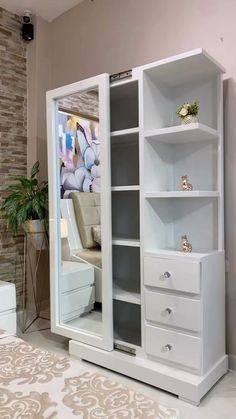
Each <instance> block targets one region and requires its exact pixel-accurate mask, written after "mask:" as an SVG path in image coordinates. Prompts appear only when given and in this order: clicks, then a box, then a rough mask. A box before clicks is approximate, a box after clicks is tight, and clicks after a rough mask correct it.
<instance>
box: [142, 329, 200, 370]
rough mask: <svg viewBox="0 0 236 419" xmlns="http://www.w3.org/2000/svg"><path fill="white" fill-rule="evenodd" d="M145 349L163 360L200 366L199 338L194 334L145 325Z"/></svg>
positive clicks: (195, 366) (187, 365)
mask: <svg viewBox="0 0 236 419" xmlns="http://www.w3.org/2000/svg"><path fill="white" fill-rule="evenodd" d="M146 351H147V353H148V354H149V355H153V356H155V357H158V358H161V359H163V360H165V361H170V362H175V363H177V364H182V365H184V366H185V367H188V368H193V369H196V370H198V369H200V368H201V340H200V338H198V337H195V336H189V335H184V334H183V333H179V332H174V331H169V330H165V329H161V328H159V327H153V326H149V325H147V326H146Z"/></svg>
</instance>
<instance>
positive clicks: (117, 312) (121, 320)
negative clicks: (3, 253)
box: [113, 300, 141, 346]
mask: <svg viewBox="0 0 236 419" xmlns="http://www.w3.org/2000/svg"><path fill="white" fill-rule="evenodd" d="M113 317H114V338H115V339H117V340H119V341H121V342H126V343H130V344H133V345H137V346H141V307H140V305H138V304H131V303H127V302H124V301H117V300H114V301H113Z"/></svg>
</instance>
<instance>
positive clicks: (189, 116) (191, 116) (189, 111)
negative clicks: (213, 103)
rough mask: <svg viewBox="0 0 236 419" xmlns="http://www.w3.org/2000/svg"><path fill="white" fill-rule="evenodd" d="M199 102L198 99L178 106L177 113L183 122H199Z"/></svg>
mask: <svg viewBox="0 0 236 419" xmlns="http://www.w3.org/2000/svg"><path fill="white" fill-rule="evenodd" d="M198 112H199V103H198V102H197V101H195V102H193V103H184V104H183V105H180V106H178V108H177V111H176V113H177V115H178V117H179V118H181V123H182V124H191V123H193V122H198Z"/></svg>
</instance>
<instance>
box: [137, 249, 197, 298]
mask: <svg viewBox="0 0 236 419" xmlns="http://www.w3.org/2000/svg"><path fill="white" fill-rule="evenodd" d="M144 284H145V285H148V286H151V287H158V288H166V289H170V290H173V291H183V292H188V293H192V294H199V293H200V263H199V262H194V261H193V262H186V261H182V260H175V259H165V258H159V257H158V258H155V257H148V256H147V257H145V258H144Z"/></svg>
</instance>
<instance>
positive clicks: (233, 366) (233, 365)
mask: <svg viewBox="0 0 236 419" xmlns="http://www.w3.org/2000/svg"><path fill="white" fill-rule="evenodd" d="M229 369H230V370H236V355H229Z"/></svg>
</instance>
